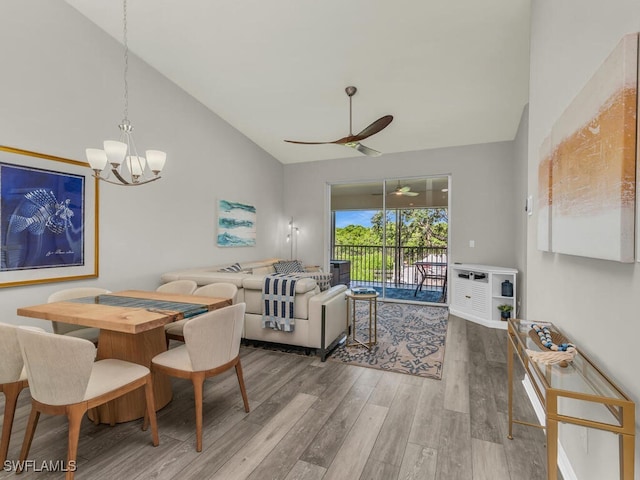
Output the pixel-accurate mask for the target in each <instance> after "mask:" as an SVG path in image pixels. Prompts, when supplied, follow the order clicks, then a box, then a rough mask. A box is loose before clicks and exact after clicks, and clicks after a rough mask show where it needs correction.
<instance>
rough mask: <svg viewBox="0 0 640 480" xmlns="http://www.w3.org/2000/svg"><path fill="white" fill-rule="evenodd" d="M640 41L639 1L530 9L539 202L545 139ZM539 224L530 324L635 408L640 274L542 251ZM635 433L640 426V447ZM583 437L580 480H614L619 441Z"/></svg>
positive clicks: (532, 158) (550, 2) (532, 160)
mask: <svg viewBox="0 0 640 480" xmlns="http://www.w3.org/2000/svg"><path fill="white" fill-rule="evenodd" d="M637 31H640V2H638V1H637V0H608V1H606V2H602V1H600V0H563V1H557V0H534V1H533V2H532V28H531V35H532V37H531V74H530V102H529V108H530V111H529V113H530V116H529V121H530V124H529V192H532V193H533V194H534V195H535V192H536V185H537V164H538V159H539V155H538V152H539V148H540V145H541V143H542V140H543V138H544V136H545V135H547V133H548V132H549V131H550V129H551V126H552V125H553V123H554V122H555V121H556V120H557V118H558V117H559V116H560V115H561V113H562V112H563V111H564V109H565V108H566V107H567V105H569V103H570V102H571V101H572V99H573V98H574V97H575V96H576V94H577V93H578V92H579V91H580V89H581V88H582V87H583V86H584V84H585V83H586V82H587V81H588V80H589V78H590V77H591V75H592V74H593V73H594V72H595V71H596V70H597V68H598V67H599V65H600V64H601V63H602V61H603V60H604V59H605V58H606V57H607V56H608V54H609V53H610V52H611V51H612V49H613V48H614V47H615V45H616V44H617V43H618V41H619V40H620V39H621V38H622V36H623V35H625V34H626V33H631V32H637ZM536 222H537V216H536V215H535V214H534V215H533V217H530V219H529V222H528V225H529V228H528V248H527V271H528V285H527V301H528V302H527V311H528V318H529V319H532V320H549V321H552V322H554V323H556V324H557V325H558V326H559V327H561V328H562V329H563V330H564V331H565V332H566V333H567V335H568V336H569V337H570V338H571V340H573V341H574V342H575V343H576V344H577V345H578V347H579V348H580V349H581V350H583V351H585V352H586V353H587V354H588V355H589V356H591V357H592V358H593V359H594V360H595V361H596V362H598V363H599V364H600V365H601V366H602V367H603V369H604V371H605V372H606V373H607V374H608V375H609V376H610V377H612V378H613V379H614V380H615V381H616V382H617V383H619V384H620V386H621V387H622V388H623V389H625V390H626V391H627V392H628V393H629V394H630V395H631V396H632V397H633V399H634V401H635V402H636V404H637V403H638V402H639V401H640V376H639V375H638V364H640V348H638V341H639V339H640V322H638V312H639V311H640V295H639V293H640V266H638V264H622V263H617V262H612V261H604V260H595V259H589V258H581V257H574V256H569V255H560V254H552V253H543V252H541V251H538V250H537V248H536V229H535V226H536ZM638 433H640V429H639V428H638V424H637V426H636V439H637V438H638ZM580 435H581V433H580V432H576V431H575V429H573V430H572V431H566V430H565V431H564V432H563V433H562V443H563V446H565V449H566V450H567V453H568V455H569V460H570V461H571V463H572V465H573V467H574V470H575V471H576V474H577V476H578V478H580V479H598V480H600V479H603V478H616V475H615V472H616V469H617V461H618V459H617V448H616V446H617V445H616V443H615V441H616V439H615V437H614V436H613V435H610V434H607V435H601V434H597V433H592V432H589V433H588V435H587V438H586V440H585V439H584V438H581V437H580ZM639 443H640V442H638V441H636V462H635V463H636V478H640V476H639V473H638V471H639V470H640V454H639V452H640V446H638V444H639ZM611 472H614V474H612V473H611Z"/></svg>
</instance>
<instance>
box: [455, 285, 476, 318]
mask: <svg viewBox="0 0 640 480" xmlns="http://www.w3.org/2000/svg"><path fill="white" fill-rule="evenodd" d="M471 282H472V281H471V280H467V279H466V278H460V277H455V279H454V282H453V285H454V288H453V303H454V305H455V306H456V307H458V308H459V309H460V310H464V311H466V312H469V313H471V311H472V303H471V300H472V288H471V287H472V285H471Z"/></svg>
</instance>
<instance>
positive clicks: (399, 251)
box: [331, 177, 449, 303]
mask: <svg viewBox="0 0 640 480" xmlns="http://www.w3.org/2000/svg"><path fill="white" fill-rule="evenodd" d="M448 184H449V179H448V177H438V178H435V177H434V178H420V179H415V178H410V179H395V180H386V181H381V182H379V183H378V182H369V183H362V184H349V185H332V188H331V210H332V218H333V221H334V230H333V235H332V237H333V245H332V259H336V260H351V263H352V267H351V268H352V270H351V279H352V284H353V285H363V284H364V285H369V286H373V287H374V288H376V289H378V291H379V292H380V293H381V294H382V298H385V299H388V300H393V299H400V300H406V301H422V302H440V303H446V278H447V258H448V252H447V246H448V213H447V212H448V201H449V196H448ZM416 262H428V265H426V266H425V267H424V270H425V271H424V273H420V272H419V271H418V269H417V267H416Z"/></svg>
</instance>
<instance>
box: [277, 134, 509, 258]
mask: <svg viewBox="0 0 640 480" xmlns="http://www.w3.org/2000/svg"><path fill="white" fill-rule="evenodd" d="M310 148H317V147H310ZM320 148H323V147H320ZM335 148H340V147H338V146H335ZM447 174H451V190H450V192H449V194H450V196H451V211H450V219H449V220H450V230H449V232H450V244H451V257H450V259H451V261H455V262H465V263H483V264H488V265H498V266H507V267H512V266H514V264H515V262H516V245H515V243H514V241H513V236H512V231H513V227H514V218H515V213H514V212H515V209H516V204H515V203H516V202H515V201H514V186H513V180H512V179H513V176H514V149H513V142H504V143H492V144H485V145H472V146H466V147H455V148H443V149H435V150H425V151H418V152H407V153H402V154H389V155H383V156H381V157H377V158H373V157H365V156H361V157H356V158H350V159H342V160H329V161H323V162H311V163H302V164H289V165H285V169H284V176H285V185H286V189H285V213H286V214H287V215H292V216H293V217H295V219H296V224H297V225H298V226H299V227H300V241H299V243H298V256H299V257H300V258H301V259H302V260H304V261H305V262H307V263H311V264H314V263H315V264H320V265H322V264H324V265H327V263H325V262H328V256H327V255H328V252H325V251H324V250H323V247H324V241H325V239H328V236H329V232H328V231H327V224H326V219H327V218H328V215H329V211H328V201H327V198H326V195H327V188H326V185H327V183H345V182H357V181H361V180H376V179H382V178H387V179H393V178H407V177H424V176H428V175H438V176H443V175H447ZM469 240H475V248H470V247H469Z"/></svg>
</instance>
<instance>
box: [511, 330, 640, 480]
mask: <svg viewBox="0 0 640 480" xmlns="http://www.w3.org/2000/svg"><path fill="white" fill-rule="evenodd" d="M533 323H536V324H538V325H541V326H546V327H548V328H549V329H550V330H551V331H556V332H558V333H562V332H561V331H560V330H559V329H558V328H556V327H555V326H554V325H553V324H551V323H544V322H527V321H524V320H517V319H509V320H508V321H507V333H508V355H507V368H508V382H509V392H508V395H509V397H508V399H509V406H508V415H509V435H508V438H509V439H512V438H513V436H512V433H513V432H512V428H513V424H514V423H519V424H522V425H528V426H533V427H539V428H544V429H545V430H546V433H547V475H548V478H549V479H550V480H557V477H558V469H557V463H558V423H560V422H561V423H570V424H573V425H580V426H583V427H587V428H596V429H599V430H604V431H607V432H612V433H615V434H618V436H619V452H620V478H621V479H622V480H633V475H634V455H635V451H634V449H635V404H634V403H633V401H631V400H630V399H629V396H628V395H627V394H626V393H624V392H623V391H622V390H621V389H620V388H618V386H616V385H615V384H614V383H613V382H612V381H611V380H610V379H609V378H608V377H607V376H606V375H605V374H604V373H602V371H601V370H600V369H599V368H598V367H597V365H595V364H594V363H593V362H592V361H591V360H590V359H589V358H588V357H587V356H586V355H584V354H583V353H582V352H580V350H579V349H578V353H577V354H576V356H575V357H574V358H573V360H572V361H571V362H569V363H568V365H567V366H565V367H562V366H560V365H544V364H541V363H538V362H534V361H533V360H531V359H530V358H529V356H528V354H527V350H533V351H536V352H539V351H543V350H544V351H547V350H546V349H544V348H543V347H538V344H537V343H536V342H534V341H533V340H532V339H531V338H530V337H529V330H530V329H531V325H532V324H533ZM514 353H515V354H516V355H517V357H518V359H519V360H520V362H521V363H522V366H523V367H524V369H525V371H526V373H527V375H528V377H529V380H530V381H531V384H532V386H533V390H534V391H535V393H536V396H537V397H538V400H539V401H540V403H541V404H542V406H543V408H544V412H545V422H546V424H545V425H544V426H542V427H541V426H540V425H535V424H532V423H527V422H522V421H519V420H514V418H513V356H514Z"/></svg>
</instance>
